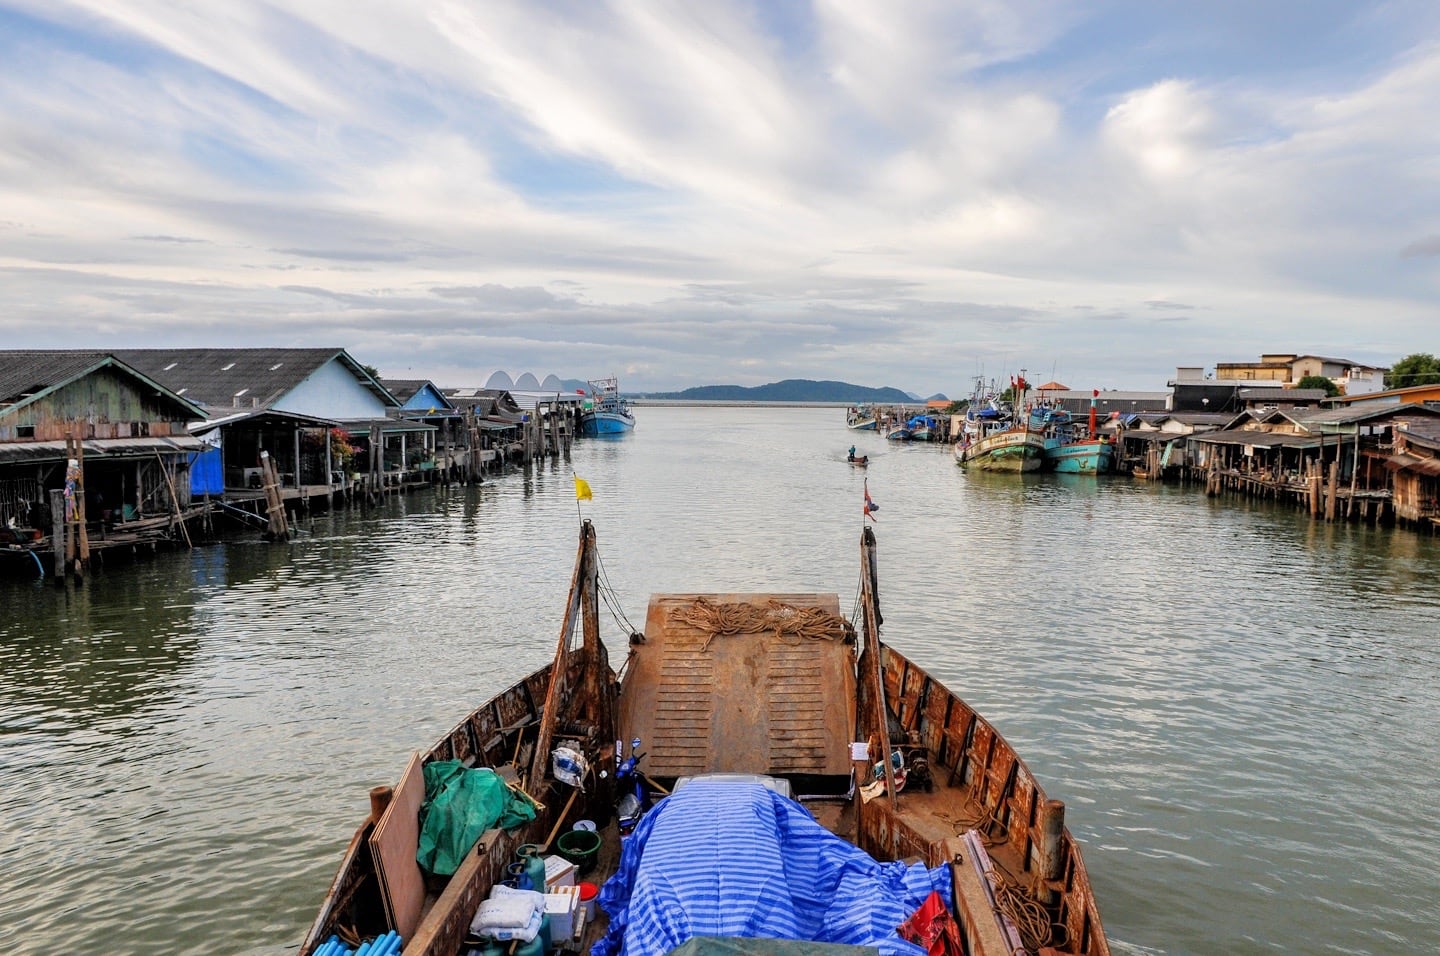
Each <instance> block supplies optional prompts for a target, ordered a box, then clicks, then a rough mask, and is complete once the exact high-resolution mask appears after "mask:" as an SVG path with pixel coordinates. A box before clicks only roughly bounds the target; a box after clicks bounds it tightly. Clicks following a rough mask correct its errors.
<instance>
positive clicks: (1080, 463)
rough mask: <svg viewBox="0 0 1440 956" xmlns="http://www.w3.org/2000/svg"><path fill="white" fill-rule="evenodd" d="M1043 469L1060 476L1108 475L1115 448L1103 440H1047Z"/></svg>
mask: <svg viewBox="0 0 1440 956" xmlns="http://www.w3.org/2000/svg"><path fill="white" fill-rule="evenodd" d="M1045 467H1046V468H1047V469H1049V470H1051V471H1058V472H1060V473H1062V474H1081V475H1108V474H1110V472H1111V471H1112V470H1114V467H1115V446H1114V445H1112V444H1110V441H1109V440H1108V439H1105V438H1072V439H1069V440H1065V439H1060V438H1056V439H1054V442H1053V444H1052V443H1051V441H1050V440H1047V441H1046V444H1045Z"/></svg>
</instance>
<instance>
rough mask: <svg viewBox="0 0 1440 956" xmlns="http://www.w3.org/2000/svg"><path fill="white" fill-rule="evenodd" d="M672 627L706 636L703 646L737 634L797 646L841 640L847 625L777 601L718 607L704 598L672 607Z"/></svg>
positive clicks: (819, 610)
mask: <svg viewBox="0 0 1440 956" xmlns="http://www.w3.org/2000/svg"><path fill="white" fill-rule="evenodd" d="M669 620H670V623H672V624H686V625H689V626H690V627H693V628H695V629H696V630H698V631H702V632H704V633H705V634H707V635H709V636H708V637H707V638H706V639H705V645H704V646H705V647H706V648H708V647H709V646H710V642H711V641H713V640H715V638H717V637H733V636H735V635H737V634H764V633H766V632H769V633H772V634H774V635H775V637H776V638H777V639H779V640H783V641H787V642H789V643H792V644H793V643H797V642H799V641H801V640H823V641H838V640H843V639H844V638H845V637H846V635H847V634H848V631H849V625H847V624H846V622H845V619H844V618H842V617H840V616H839V615H838V614H831V613H830V612H829V611H826V610H824V609H822V608H818V607H795V606H793V605H790V604H785V603H782V602H780V601H776V600H773V599H772V600H769V601H766V602H765V604H764V605H759V604H750V603H748V602H740V603H734V604H717V603H715V602H714V601H711V600H708V599H707V598H703V597H700V598H696V599H695V600H693V601H691V602H690V603H689V604H688V605H686V606H685V607H678V608H672V609H671V610H670V613H669Z"/></svg>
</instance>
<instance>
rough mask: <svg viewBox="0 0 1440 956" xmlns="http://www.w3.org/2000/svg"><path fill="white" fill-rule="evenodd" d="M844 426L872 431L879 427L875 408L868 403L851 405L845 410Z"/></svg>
mask: <svg viewBox="0 0 1440 956" xmlns="http://www.w3.org/2000/svg"><path fill="white" fill-rule="evenodd" d="M845 427H846V428H853V429H855V430H856V431H862V432H873V431H875V430H876V429H878V428H879V427H880V419H879V418H878V417H877V416H876V414H875V409H873V408H871V407H870V406H869V405H859V406H854V405H852V406H851V407H850V408H848V409H846V411H845Z"/></svg>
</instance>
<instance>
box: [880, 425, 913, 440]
mask: <svg viewBox="0 0 1440 956" xmlns="http://www.w3.org/2000/svg"><path fill="white" fill-rule="evenodd" d="M912 437H913V436H912V435H911V433H910V428H909V426H908V425H895V426H893V427H891V428H887V429H886V430H885V438H886V439H887V440H889V441H909V440H910V439H911V438H912Z"/></svg>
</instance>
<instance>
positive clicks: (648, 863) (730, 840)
mask: <svg viewBox="0 0 1440 956" xmlns="http://www.w3.org/2000/svg"><path fill="white" fill-rule="evenodd" d="M931 890H938V891H939V893H940V895H941V896H942V897H944V899H945V900H946V902H947V904H948V903H949V901H950V875H949V869H948V867H944V866H941V867H936V868H935V869H934V870H930V869H927V868H926V867H925V866H923V865H922V864H915V865H913V866H906V865H905V864H904V863H879V862H877V861H876V860H874V859H873V858H872V857H870V856H869V855H868V854H867V853H865V852H864V851H863V850H860V849H859V848H858V847H856V846H854V845H852V844H850V843H847V842H845V841H844V840H842V839H841V838H840V837H837V836H836V835H835V834H833V833H831V832H830V831H829V830H826V829H825V828H824V827H822V826H821V825H820V824H819V823H817V822H816V821H815V819H814V818H813V817H812V816H810V814H809V813H808V812H807V811H806V810H805V808H804V807H802V806H801V805H800V804H798V803H796V802H795V801H793V800H789V799H787V798H785V797H783V796H781V795H780V794H777V793H773V792H772V791H770V790H767V789H766V788H764V787H762V786H760V785H758V784H755V783H748V782H736V781H733V780H732V781H712V780H706V779H705V778H703V777H702V778H698V779H696V780H694V781H692V782H691V783H690V784H688V785H687V786H686V787H684V788H683V789H680V790H677V791H676V792H675V793H674V794H673V795H671V796H669V797H667V798H665V799H664V800H662V801H660V803H658V804H656V805H655V807H654V808H653V809H652V810H651V811H650V812H649V813H647V814H646V815H645V817H644V818H643V819H642V820H641V821H640V823H639V825H638V826H637V827H636V828H635V832H634V833H633V834H631V836H630V837H629V838H628V839H627V840H626V841H625V845H624V848H623V850H622V851H621V856H620V868H619V869H618V870H617V871H616V873H615V875H614V876H612V877H611V878H610V879H609V880H607V881H606V883H605V886H604V887H603V888H602V889H601V890H600V897H599V903H600V906H601V907H602V908H603V909H604V910H605V913H606V915H607V916H609V918H610V924H609V930H608V932H607V933H606V935H605V937H604V938H603V939H601V940H600V941H599V942H597V943H596V944H595V945H594V946H593V947H592V948H591V950H590V956H661V954H664V953H668V952H669V951H670V950H671V949H673V948H675V947H676V946H678V945H680V944H681V943H683V942H685V941H686V940H688V939H690V938H692V937H695V936H746V937H760V938H770V939H798V940H811V941H814V942H824V943H846V944H850V945H855V946H874V947H876V948H877V949H879V950H880V952H881V953H883V954H887V956H924V952H925V951H924V950H923V949H921V948H920V947H919V946H916V945H914V944H913V943H908V942H906V941H904V940H902V939H901V938H900V937H899V936H898V935H896V933H895V928H896V927H898V926H899V925H900V924H901V923H902V922H904V920H905V918H906V917H907V916H909V915H910V914H911V913H913V912H914V911H915V910H916V909H917V908H918V907H919V906H920V904H921V903H923V902H924V901H925V898H926V897H927V896H929V895H930V891H931Z"/></svg>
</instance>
